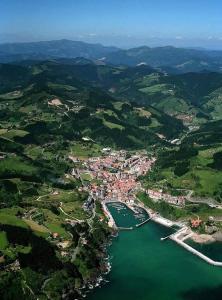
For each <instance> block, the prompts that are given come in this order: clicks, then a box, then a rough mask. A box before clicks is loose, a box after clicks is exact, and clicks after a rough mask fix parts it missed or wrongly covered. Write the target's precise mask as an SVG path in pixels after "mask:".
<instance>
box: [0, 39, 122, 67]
mask: <svg viewBox="0 0 222 300" xmlns="http://www.w3.org/2000/svg"><path fill="white" fill-rule="evenodd" d="M117 50H118V48H115V47H105V46H102V45H100V44H88V43H84V42H80V41H70V40H55V41H48V42H45V41H44V42H31V43H10V44H0V61H1V62H11V61H18V60H26V59H36V60H44V59H50V58H62V57H63V58H75V57H85V58H90V59H100V58H101V59H102V58H103V57H104V56H106V55H107V54H108V53H110V52H112V53H114V52H116V51H117Z"/></svg>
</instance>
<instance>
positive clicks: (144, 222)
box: [136, 217, 152, 227]
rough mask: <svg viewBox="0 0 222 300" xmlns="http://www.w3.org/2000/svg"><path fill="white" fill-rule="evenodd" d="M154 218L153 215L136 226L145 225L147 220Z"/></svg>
mask: <svg viewBox="0 0 222 300" xmlns="http://www.w3.org/2000/svg"><path fill="white" fill-rule="evenodd" d="M151 219H152V217H150V218H148V219H146V220H145V221H143V222H142V223H139V224H136V227H140V226H143V225H144V224H146V223H147V222H149V221H150V220H151Z"/></svg>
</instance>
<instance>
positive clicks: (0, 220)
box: [0, 212, 29, 229]
mask: <svg viewBox="0 0 222 300" xmlns="http://www.w3.org/2000/svg"><path fill="white" fill-rule="evenodd" d="M0 224H6V225H13V226H18V227H22V228H26V229H28V228H29V226H28V225H27V224H26V223H25V222H24V221H23V220H22V219H19V218H18V217H16V216H13V215H11V214H6V213H2V212H0Z"/></svg>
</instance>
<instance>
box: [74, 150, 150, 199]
mask: <svg viewBox="0 0 222 300" xmlns="http://www.w3.org/2000/svg"><path fill="white" fill-rule="evenodd" d="M154 162H155V159H154V158H151V159H150V158H148V157H147V155H146V154H144V153H136V154H135V155H130V154H129V153H128V152H126V151H124V150H121V151H111V149H110V148H105V149H104V151H103V156H101V157H93V158H88V159H87V160H85V161H84V162H83V164H82V167H83V168H82V169H81V168H79V169H74V170H72V175H74V176H75V175H76V176H80V175H81V173H83V172H87V173H88V174H90V176H91V178H92V180H91V181H90V182H89V183H88V184H87V185H85V186H84V187H83V189H85V190H87V191H88V192H89V194H90V196H91V197H92V198H99V199H100V200H102V201H105V202H108V201H122V202H126V203H134V200H135V197H136V192H137V191H139V190H140V189H141V184H140V182H139V181H138V180H137V178H138V176H141V175H145V174H146V173H147V172H148V171H149V170H150V168H151V166H152V164H153V163H154Z"/></svg>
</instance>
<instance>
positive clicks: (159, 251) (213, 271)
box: [87, 207, 222, 300]
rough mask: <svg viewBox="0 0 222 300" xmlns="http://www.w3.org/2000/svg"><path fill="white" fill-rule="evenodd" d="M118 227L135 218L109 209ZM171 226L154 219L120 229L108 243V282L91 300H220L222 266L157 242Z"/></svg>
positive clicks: (173, 244)
mask: <svg viewBox="0 0 222 300" xmlns="http://www.w3.org/2000/svg"><path fill="white" fill-rule="evenodd" d="M109 209H110V211H111V212H112V215H113V217H114V218H115V220H116V222H117V225H118V226H125V227H129V226H132V225H135V223H139V221H138V220H136V219H135V217H134V215H133V213H132V212H131V211H130V210H128V209H125V210H121V211H118V210H117V209H116V208H113V207H112V208H111V207H110V208H109ZM168 233H169V229H167V228H165V227H162V226H160V225H158V224H156V223H154V222H151V221H150V222H148V223H147V224H145V225H144V226H142V227H140V228H136V229H134V230H129V231H121V232H120V234H119V236H118V237H117V238H115V239H113V243H112V245H111V246H110V248H109V254H110V256H111V264H112V270H111V272H110V273H109V274H108V275H107V277H106V279H107V280H108V283H106V284H104V285H103V286H102V287H101V288H96V289H95V290H94V291H93V292H92V293H91V294H90V295H88V297H87V299H89V300H197V299H198V300H205V299H207V300H221V299H222V268H218V267H214V266H211V265H208V264H207V263H205V262H203V261H202V260H200V259H199V258H198V257H196V256H194V255H192V254H191V253H189V252H187V251H186V250H185V249H183V248H181V247H179V246H178V245H176V244H175V243H174V242H173V241H170V240H166V241H162V242H161V241H160V238H161V237H164V236H166V235H167V234H168Z"/></svg>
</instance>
